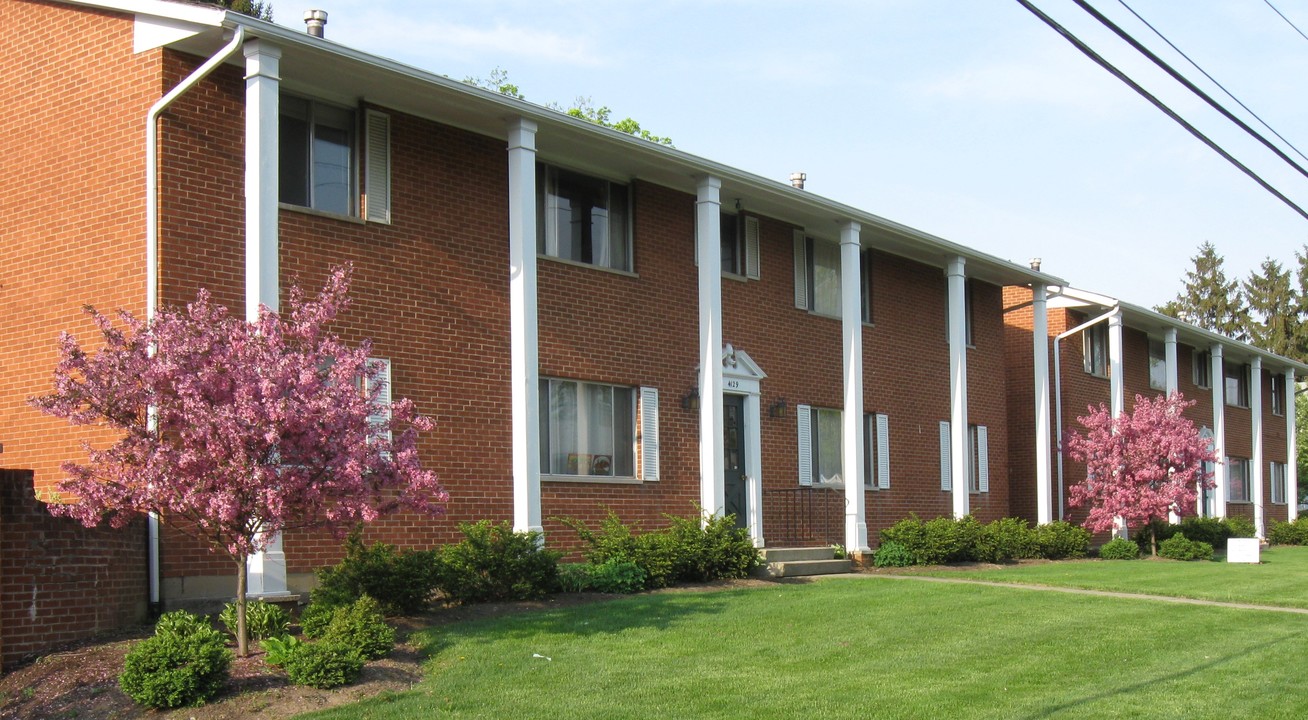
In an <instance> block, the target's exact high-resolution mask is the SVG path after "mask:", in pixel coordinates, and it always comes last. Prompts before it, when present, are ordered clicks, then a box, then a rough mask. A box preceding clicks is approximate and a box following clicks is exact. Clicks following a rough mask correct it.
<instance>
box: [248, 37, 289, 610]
mask: <svg viewBox="0 0 1308 720" xmlns="http://www.w3.org/2000/svg"><path fill="white" fill-rule="evenodd" d="M242 50H243V51H244V53H245V319H246V320H248V321H250V322H254V321H256V320H258V319H259V306H260V305H265V306H267V307H268V309H270V310H273V311H277V310H279V309H280V302H279V298H280V295H281V287H280V285H281V284H280V280H279V277H278V261H277V252H278V242H277V176H278V150H277V147H278V146H277V142H278V141H277V129H278V107H279V100H278V97H279V92H280V88H279V86H280V85H281V78H280V75H279V66H280V63H281V57H282V51H281V48H278V47H276V46H273V45H269V44H268V43H267V42H265V41H263V40H250V41H249V42H247V43H245V45H244V46H243V47H242ZM245 568H246V575H247V583H246V595H247V596H251V595H284V594H286V592H287V590H286V554H285V553H284V552H283V551H282V538H281V536H280V535H279V536H277V537H274V538H272V540H271V541H269V543H268V546H267V548H266V549H265V550H264V551H263V552H261V553H256V554H254V555H251V556H250V558H249V559H248V560H247V561H246V565H245Z"/></svg>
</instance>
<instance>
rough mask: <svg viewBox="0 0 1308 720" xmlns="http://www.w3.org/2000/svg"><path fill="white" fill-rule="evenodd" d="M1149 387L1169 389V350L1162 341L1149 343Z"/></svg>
mask: <svg viewBox="0 0 1308 720" xmlns="http://www.w3.org/2000/svg"><path fill="white" fill-rule="evenodd" d="M1149 387H1150V388H1152V389H1154V390H1166V389H1167V348H1166V347H1164V346H1163V341H1162V340H1153V339H1151V340H1150V341H1149Z"/></svg>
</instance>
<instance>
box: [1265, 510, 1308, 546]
mask: <svg viewBox="0 0 1308 720" xmlns="http://www.w3.org/2000/svg"><path fill="white" fill-rule="evenodd" d="M1267 540H1268V542H1270V543H1271V544H1273V545H1308V516H1304V517H1300V518H1297V519H1296V520H1295V521H1294V522H1283V521H1280V520H1273V521H1272V525H1271V529H1270V530H1268V532H1267Z"/></svg>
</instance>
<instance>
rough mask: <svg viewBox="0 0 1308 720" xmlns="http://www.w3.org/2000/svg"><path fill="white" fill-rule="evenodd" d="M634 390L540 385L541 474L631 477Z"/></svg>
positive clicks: (551, 382) (560, 383)
mask: <svg viewBox="0 0 1308 720" xmlns="http://www.w3.org/2000/svg"><path fill="white" fill-rule="evenodd" d="M635 394H636V391H635V388H630V387H620V386H615V385H602V384H599V383H588V382H579V381H576V380H557V379H543V380H541V381H540V415H541V423H540V450H541V471H542V472H544V473H547V474H550V475H588V476H608V477H635V474H636V471H635V429H636V414H635V410H636V402H635Z"/></svg>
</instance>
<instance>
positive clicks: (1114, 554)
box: [1099, 538, 1140, 560]
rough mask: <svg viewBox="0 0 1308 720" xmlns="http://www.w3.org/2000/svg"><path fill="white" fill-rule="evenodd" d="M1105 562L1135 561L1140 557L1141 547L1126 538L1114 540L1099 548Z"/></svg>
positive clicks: (1100, 555)
mask: <svg viewBox="0 0 1308 720" xmlns="http://www.w3.org/2000/svg"><path fill="white" fill-rule="evenodd" d="M1099 557H1100V558H1102V559H1104V560H1135V559H1136V558H1138V557H1140V546H1139V545H1136V544H1135V543H1133V542H1131V541H1130V540H1127V539H1125V538H1113V539H1112V540H1109V541H1108V542H1106V543H1104V546H1103V547H1101V548H1099Z"/></svg>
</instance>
